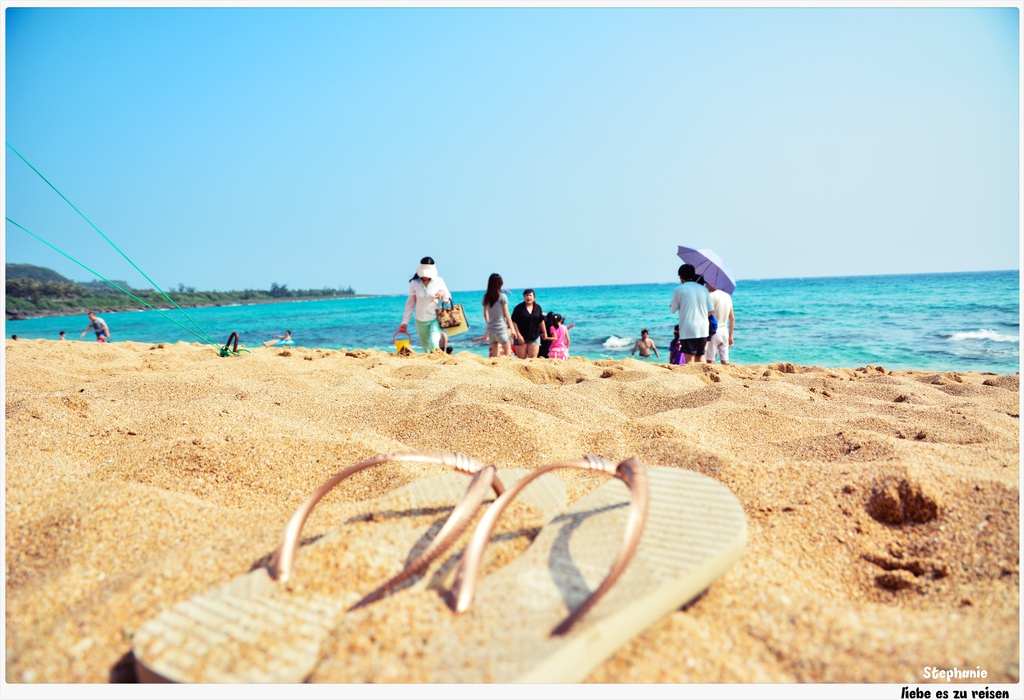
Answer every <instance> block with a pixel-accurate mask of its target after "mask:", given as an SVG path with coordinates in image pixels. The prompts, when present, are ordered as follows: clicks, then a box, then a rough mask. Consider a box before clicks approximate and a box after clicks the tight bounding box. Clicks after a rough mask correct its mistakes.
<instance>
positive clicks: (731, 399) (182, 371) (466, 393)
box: [5, 340, 1020, 684]
mask: <svg viewBox="0 0 1024 700" xmlns="http://www.w3.org/2000/svg"><path fill="white" fill-rule="evenodd" d="M251 350H252V353H251V354H248V355H244V356H242V357H232V358H222V357H219V356H218V355H217V354H216V352H214V351H213V350H212V349H211V348H209V347H206V346H200V345H198V344H186V343H179V344H176V345H149V344H143V343H134V342H124V343H113V344H108V345H101V344H96V343H84V342H57V341H48V340H18V341H11V340H8V341H7V342H6V375H5V380H6V449H5V456H6V538H5V547H6V562H7V580H6V596H7V599H6V604H7V608H6V645H7V654H6V659H5V664H6V673H7V680H8V682H14V683H18V682H25V683H39V682H58V683H82V682H89V683H103V682H108V681H109V682H131V681H134V680H135V671H134V659H133V657H132V655H131V649H132V638H133V635H134V634H135V631H136V630H137V629H138V628H139V627H140V626H141V625H142V624H143V623H145V622H146V621H147V620H149V619H150V618H152V617H153V616H155V615H157V614H158V613H159V612H160V611H161V610H163V609H165V608H167V607H169V606H170V605H173V604H174V603H176V602H178V601H181V600H184V599H187V598H189V597H190V596H193V595H195V594H197V593H201V592H203V591H204V590H206V589H209V588H210V587H212V586H215V585H218V584H221V583H225V582H227V581H229V580H231V579H232V578H234V577H236V576H238V575H239V574H241V573H244V572H246V571H249V570H250V569H252V568H254V567H256V566H259V565H260V564H261V563H265V562H266V560H267V557H268V555H269V554H270V553H271V552H272V551H273V550H274V548H275V547H276V546H277V542H278V539H279V537H280V533H281V530H282V528H283V526H284V524H285V522H286V520H287V518H288V517H289V515H291V513H292V512H293V511H294V509H295V508H296V507H297V506H298V504H299V503H300V502H301V501H302V499H303V498H304V497H305V495H306V494H307V493H309V492H310V491H312V490H313V489H314V488H316V487H317V486H318V485H320V484H321V483H323V482H324V481H325V480H326V479H327V478H328V477H330V476H331V475H333V474H334V473H336V472H338V471H340V470H342V469H344V468H345V467H347V466H349V465H351V464H354V463H357V462H360V461H362V460H364V459H367V458H369V457H371V456H373V455H375V454H378V453H382V452H389V451H393V450H404V449H423V450H431V449H433V450H438V449H440V450H450V451H457V452H461V453H464V454H467V455H471V456H473V457H476V458H477V459H479V460H481V461H483V462H485V463H492V462H493V463H494V464H496V465H497V466H498V467H501V468H515V469H532V468H536V467H538V466H540V465H542V464H545V463H549V462H553V461H556V460H559V459H565V458H576V457H580V456H582V455H585V454H594V455H601V456H603V457H606V458H609V459H613V460H623V459H625V458H628V457H631V456H637V457H638V458H639V459H640V460H642V461H644V462H645V463H647V464H649V465H652V466H654V465H656V466H664V467H675V468H679V469H688V470H693V471H696V472H699V473H700V474H703V475H705V476H708V477H711V478H712V479H714V480H716V481H718V482H719V483H721V484H723V485H725V486H726V487H728V488H729V489H730V490H731V491H732V492H733V493H734V494H735V495H736V497H737V498H738V500H739V502H740V503H741V504H742V507H743V509H744V512H745V514H746V518H747V527H748V543H747V546H746V550H745V552H744V554H743V556H742V558H741V559H740V560H739V562H738V563H736V564H735V565H734V566H733V567H732V568H731V569H729V571H728V572H727V573H726V574H725V575H724V576H723V577H722V578H720V579H719V580H718V581H717V582H715V583H714V584H713V585H712V586H711V587H710V588H709V589H708V591H707V592H706V593H705V594H704V595H703V596H701V597H700V598H698V599H697V600H696V601H694V602H693V603H691V604H690V605H687V606H685V608H683V609H681V610H677V611H674V612H672V613H670V614H668V615H666V616H665V617H664V618H662V619H661V620H660V621H658V622H657V623H655V624H654V625H653V626H651V627H649V628H648V629H647V630H646V631H645V632H644V633H643V634H641V635H640V636H638V637H636V638H634V639H632V640H631V641H629V642H627V643H625V644H624V645H623V646H622V647H621V648H620V649H619V650H618V651H617V652H616V653H615V654H614V655H613V656H612V657H610V658H608V659H607V660H605V661H603V662H602V663H601V664H600V665H598V666H597V667H596V668H595V669H594V670H593V671H592V672H591V673H590V674H589V676H588V677H587V678H586V680H587V681H589V682H597V683H618V682H623V683H645V682H655V683H793V682H819V683H825V682H827V683H832V682H835V683H874V682H886V683H926V682H929V679H928V678H926V677H925V674H924V669H925V668H927V667H937V668H940V669H950V668H958V669H976V668H980V669H983V670H985V671H986V673H987V675H986V676H985V677H984V678H979V679H977V680H974V681H965V682H977V683H986V684H996V683H1015V682H1017V681H1018V680H1019V675H1020V669H1019V658H1020V649H1019V642H1018V640H1019V624H1020V623H1019V611H1020V605H1019V601H1020V593H1019V536H1018V533H1019V502H1020V496H1019V488H1018V484H1019V480H1020V474H1019V460H1020V455H1019V423H1020V417H1019V405H1020V394H1019V376H1018V375H995V374H982V373H974V372H937V371H927V370H924V371H905V370H900V371H890V370H888V369H885V368H883V367H877V366H867V367H862V368H858V369H828V368H822V367H802V366H794V365H791V364H772V365H758V366H735V365H733V366H722V365H705V364H700V365H690V366H684V367H670V366H668V365H664V364H656V363H652V362H646V363H645V362H641V361H637V360H632V359H624V360H603V361H592V360H586V359H581V358H574V359H570V360H567V361H561V362H560V361H552V360H528V361H520V360H517V359H514V358H496V359H493V360H492V359H486V358H482V357H479V356H476V355H473V354H471V353H468V352H462V353H457V354H455V355H453V356H446V355H444V354H442V353H435V354H433V355H429V356H427V355H415V356H412V357H399V356H396V355H394V354H388V353H382V352H376V351H366V350H352V351H345V350H342V351H337V350H319V349H306V348H301V347H291V348H279V347H266V348H264V347H259V348H252V349H251ZM443 472H444V470H443V469H441V468H439V467H431V466H409V465H388V466H385V467H381V468H378V469H376V470H373V471H367V472H364V473H362V474H360V475H358V476H357V477H354V478H353V479H351V480H350V481H348V482H346V483H345V484H343V485H342V486H341V487H339V489H337V490H336V493H335V494H334V495H332V496H331V498H330V499H329V502H325V504H324V506H323V508H322V514H321V515H319V516H317V518H314V519H311V521H310V524H309V526H308V527H309V528H310V529H309V532H310V534H311V535H315V534H316V533H317V532H320V531H325V530H328V529H330V528H331V527H332V526H333V524H336V523H333V524H332V520H331V517H330V516H331V515H332V513H334V514H337V513H342V512H345V508H347V507H349V505H350V504H351V503H353V502H361V501H365V500H367V499H372V498H376V497H378V496H381V495H383V494H384V493H386V492H387V491H389V490H391V489H394V488H396V487H400V486H402V485H404V484H408V483H411V482H413V481H414V480H416V479H419V478H421V477H424V476H431V475H436V474H441V473H443ZM546 478H557V479H561V480H562V481H563V482H564V484H565V486H566V489H567V492H568V495H569V499H570V500H574V499H578V498H581V497H583V496H584V495H585V494H586V493H587V492H588V491H590V490H591V489H593V488H595V486H597V485H598V484H599V483H601V482H602V481H603V479H602V478H601V477H598V476H594V475H588V474H577V473H575V472H559V473H557V474H556V475H553V476H551V477H546ZM524 517H527V516H524ZM521 532H523V533H524V534H523V536H522V537H520V538H519V539H520V540H521V541H520V542H519V543H518V544H517V543H515V542H510V543H506V546H507V547H511V548H512V549H511V550H510V551H509V552H508V556H509V557H514V556H516V554H517V551H518V550H516V548H517V547H518V548H519V549H525V548H526V547H527V546H528V545H529V541H530V538H531V537H532V536H533V534H531V533H535V530H530V529H529V528H526V529H524V530H521ZM400 564H401V562H398V563H396V569H395V571H397V569H398V568H400ZM492 566H500V562H499V563H492ZM336 573H337V575H338V576H339V577H340V578H338V579H336V580H335V585H336V586H338V587H342V588H347V589H352V590H355V591H361V592H363V593H365V592H367V591H369V590H370V589H371V588H372V587H373V585H372V583H373V582H368V581H367V580H363V579H364V575H365V572H362V574H361V573H360V572H357V571H347V572H346V571H345V570H340V571H338V572H336ZM392 573H394V572H392ZM346 577H347V578H346ZM421 593H422V592H421ZM398 595H403V593H400V594H398ZM375 634H376V636H377V639H378V642H379V643H387V642H388V639H387V637H388V635H397V634H400V631H398V630H395V629H393V628H391V629H389V628H387V627H384V628H382V629H378V630H375ZM344 654H345V647H344V645H343V644H342V643H341V642H339V641H337V640H331V641H330V642H329V643H327V644H326V645H325V648H324V650H323V655H324V656H323V658H324V661H323V663H322V664H321V665H320V666H319V667H318V669H317V671H316V672H315V673H314V674H313V676H312V677H311V678H310V680H311V681H313V682H323V683H338V682H347V681H351V680H353V678H352V677H351V676H347V675H346V673H347V671H346V670H345V668H346V666H345V664H344V663H342V661H343V657H344ZM359 680H362V679H359ZM406 680H417V679H406ZM937 682H940V683H942V682H945V681H944V680H943V679H939V680H938V681H937Z"/></svg>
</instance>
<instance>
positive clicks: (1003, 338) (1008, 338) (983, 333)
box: [949, 328, 1020, 343]
mask: <svg viewBox="0 0 1024 700" xmlns="http://www.w3.org/2000/svg"><path fill="white" fill-rule="evenodd" d="M949 339H950V340H953V341H957V340H991V341H993V342H996V343H1019V342H1020V338H1018V337H1017V336H1015V335H1006V334H1005V333H997V332H996V331H990V330H986V329H984V328H982V329H979V330H976V331H965V332H963V333H954V334H953V335H951V336H950V337H949Z"/></svg>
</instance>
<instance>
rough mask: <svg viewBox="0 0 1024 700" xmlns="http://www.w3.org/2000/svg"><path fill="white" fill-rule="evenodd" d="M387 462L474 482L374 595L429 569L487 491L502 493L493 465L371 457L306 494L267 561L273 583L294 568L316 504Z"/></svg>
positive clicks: (446, 458)
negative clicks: (435, 467)
mask: <svg viewBox="0 0 1024 700" xmlns="http://www.w3.org/2000/svg"><path fill="white" fill-rule="evenodd" d="M386 462H419V463H426V464H440V465H443V466H448V467H452V468H453V469H455V470H456V471H459V472H462V473H464V474H470V475H473V477H474V478H473V481H472V482H470V487H469V489H468V490H467V491H466V493H465V494H464V495H463V497H462V499H461V500H460V501H459V503H458V504H457V505H456V506H455V509H454V510H453V511H452V513H451V515H449V516H448V520H447V521H446V522H445V524H444V526H443V527H442V528H441V532H440V533H438V536H437V537H435V538H434V541H433V542H432V543H431V545H430V546H429V547H427V549H426V550H424V552H422V553H421V554H420V556H418V557H416V559H414V560H413V561H412V562H411V563H410V564H409V565H408V566H406V568H405V569H403V570H402V571H401V572H400V573H399V574H398V575H397V576H395V577H394V578H393V579H391V580H390V581H388V582H387V583H385V584H384V586H382V587H381V588H379V589H377V591H374V593H378V594H379V593H381V592H382V590H381V589H386V588H391V587H392V586H394V585H395V584H396V583H399V582H401V581H404V580H405V579H407V578H409V577H410V576H412V575H414V574H416V573H418V572H419V571H422V570H423V569H425V568H426V567H428V566H429V565H430V564H431V562H432V561H433V560H434V559H436V558H437V557H438V556H440V555H441V554H443V553H444V551H445V550H446V549H447V547H448V546H450V545H451V543H452V542H453V541H454V540H455V539H456V538H457V537H458V535H459V534H461V533H462V531H463V530H465V529H466V527H468V526H469V523H470V521H471V520H472V518H473V515H474V514H475V513H476V511H477V509H478V508H479V507H480V504H481V503H482V502H483V499H484V497H485V496H486V495H487V493H488V491H489V490H490V489H492V488H493V489H494V492H495V494H497V495H498V496H500V495H501V494H502V493H504V491H505V488H504V486H503V484H502V483H501V480H500V479H498V477H497V470H496V469H495V468H494V466H493V465H488V466H486V467H485V466H484V465H483V463H482V462H480V461H478V460H476V459H473V458H472V457H469V456H467V455H464V454H460V453H458V452H441V451H423V452H388V453H386V454H380V455H377V456H376V457H371V458H370V459H368V460H366V461H365V462H360V463H359V464H355V465H353V466H351V467H349V468H348V469H345V470H344V471H341V472H338V473H337V474H335V475H334V476H332V477H331V478H330V479H328V480H327V481H325V482H324V483H323V484H322V485H320V486H319V487H318V488H317V489H316V490H314V491H313V492H312V493H311V494H309V496H307V497H306V500H305V501H303V502H302V505H300V506H299V507H298V509H297V510H296V511H295V513H293V514H292V517H291V518H290V519H289V520H288V524H287V525H286V526H285V529H284V534H283V535H282V536H281V543H280V545H278V548H277V550H276V551H275V552H274V555H273V557H272V558H271V560H270V566H269V573H270V577H271V578H272V579H274V580H275V581H279V582H281V583H283V582H285V581H287V580H288V578H289V577H290V576H291V573H292V570H293V568H294V565H295V557H296V555H297V553H298V548H299V535H300V534H301V533H302V528H303V526H304V525H305V524H306V520H307V519H308V518H309V516H310V513H312V512H313V508H315V507H316V504H317V503H319V502H320V499H322V498H323V497H324V496H326V495H327V494H328V493H329V492H330V491H331V489H333V488H334V487H335V486H337V485H338V484H340V483H341V482H342V481H344V480H345V479H347V478H349V477H350V476H352V475H353V474H356V473H358V472H361V471H362V470H364V469H367V468H369V467H373V466H376V465H378V464H384V463H386ZM481 492H482V495H481ZM442 536H443V537H442ZM435 544H436V546H435ZM424 555H428V556H424ZM371 595H373V594H371ZM362 603H363V601H360V603H358V604H362ZM358 604H357V605H358Z"/></svg>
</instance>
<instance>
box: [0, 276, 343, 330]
mask: <svg viewBox="0 0 1024 700" xmlns="http://www.w3.org/2000/svg"><path fill="white" fill-rule="evenodd" d="M6 277H7V285H6V288H7V299H6V306H7V318H9V319H15V318H32V317H34V316H55V315H61V314H75V313H81V312H83V311H86V310H95V311H104V312H111V311H132V310H135V309H145V308H147V307H146V305H145V304H142V303H139V302H138V301H136V300H135V299H132V298H131V297H130V296H128V295H126V294H124V293H123V292H120V291H118V290H117V289H115V288H114V287H112V286H110V285H109V284H107V283H106V282H103V281H101V280H93V281H92V282H73V281H71V280H69V279H68V278H66V277H64V276H63V275H61V274H60V273H58V272H55V271H54V270H51V269H49V268H47V267H38V266H36V265H25V264H17V263H7V269H6ZM113 281H114V282H115V283H116V284H118V285H119V286H121V287H122V288H124V289H126V290H128V291H130V292H131V293H132V294H134V295H135V296H137V297H138V298H139V299H142V300H143V301H145V302H146V303H148V304H151V305H152V306H154V307H156V308H166V307H167V306H168V304H169V302H168V301H167V299H166V298H164V296H163V295H162V294H160V292H158V291H156V290H154V289H133V288H131V287H129V286H128V283H127V282H123V281H121V280H113ZM165 291H166V292H167V293H168V294H169V295H170V296H171V298H172V299H174V301H175V302H176V303H177V304H178V306H181V307H182V308H190V307H195V306H220V305H224V304H253V303H260V302H273V301H285V300H289V299H333V298H337V297H350V296H356V293H355V290H354V289H352V288H351V287H348V288H346V289H331V288H324V289H288V285H287V284H278V283H277V282H274V283H273V284H271V285H270V289H245V290H242V291H232V292H202V291H196V289H195V287H186V286H185V285H184V284H179V285H178V287H177V288H176V289H167V290H165Z"/></svg>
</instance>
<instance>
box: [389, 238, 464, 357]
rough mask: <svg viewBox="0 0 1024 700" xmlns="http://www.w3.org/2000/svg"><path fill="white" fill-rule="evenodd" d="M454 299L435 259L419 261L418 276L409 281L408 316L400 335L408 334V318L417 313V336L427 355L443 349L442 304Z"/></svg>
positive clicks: (405, 318)
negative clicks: (438, 317) (440, 348)
mask: <svg viewBox="0 0 1024 700" xmlns="http://www.w3.org/2000/svg"><path fill="white" fill-rule="evenodd" d="M451 300H452V295H451V294H450V293H449V292H448V287H447V286H445V283H444V280H443V279H441V278H440V277H438V276H437V268H436V267H435V266H434V259H433V258H431V257H426V258H423V259H422V260H420V266H419V267H418V268H417V269H416V274H415V275H413V278H412V279H411V280H409V298H408V299H407V300H406V302H405V315H404V316H402V325H400V326H399V327H398V332H399V333H405V332H406V329H407V328H408V327H409V318H410V317H412V315H413V311H415V312H416V332H417V333H418V334H419V336H420V344H421V345H423V351H424V352H431V351H433V350H435V349H437V348H439V347H441V337H442V334H441V324H439V323H438V322H437V310H438V309H439V308H440V302H442V301H444V302H449V303H450V302H451Z"/></svg>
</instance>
